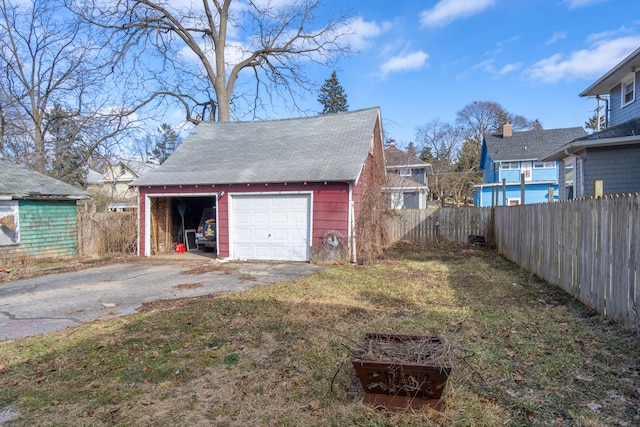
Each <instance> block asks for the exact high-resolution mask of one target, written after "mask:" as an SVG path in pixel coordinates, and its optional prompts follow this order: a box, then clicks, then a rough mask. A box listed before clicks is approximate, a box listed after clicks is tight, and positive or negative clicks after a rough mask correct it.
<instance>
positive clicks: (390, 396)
mask: <svg viewBox="0 0 640 427" xmlns="http://www.w3.org/2000/svg"><path fill="white" fill-rule="evenodd" d="M370 340H374V341H381V342H384V343H394V342H395V343H397V344H398V346H400V345H404V344H405V343H406V342H407V341H425V340H427V341H428V342H429V345H430V346H431V345H434V346H437V345H442V339H441V338H439V337H426V336H417V335H397V334H376V333H368V334H365V335H364V337H363V342H369V341H370ZM352 363H353V367H354V368H355V370H356V374H357V375H358V379H359V380H360V384H361V385H362V388H363V389H364V392H365V396H364V399H363V401H362V403H364V404H366V405H369V406H373V407H380V406H382V407H384V408H387V409H399V408H412V409H420V408H422V407H423V406H425V405H428V406H429V407H431V408H433V409H436V410H442V409H443V404H442V400H441V396H442V392H443V390H444V387H445V386H446V383H447V379H448V378H449V374H450V373H451V367H450V366H436V365H435V364H434V363H433V362H425V363H421V362H417V363H413V362H405V361H402V362H399V361H395V360H377V359H376V360H373V359H368V358H364V357H361V358H356V357H354V358H352Z"/></svg>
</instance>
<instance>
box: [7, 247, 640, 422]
mask: <svg viewBox="0 0 640 427" xmlns="http://www.w3.org/2000/svg"><path fill="white" fill-rule="evenodd" d="M394 251H395V252H394ZM204 274H206V273H204ZM365 332H378V333H393V334H411V335H439V336H447V335H448V336H453V337H455V338H456V339H457V340H459V349H457V355H456V357H455V358H454V360H453V362H454V367H453V371H452V374H451V377H450V379H449V382H448V386H447V390H446V393H445V402H446V409H445V410H444V411H443V412H441V413H437V412H433V411H429V410H427V409H425V410H421V411H384V410H375V409H372V408H369V407H366V406H363V405H362V404H361V403H360V401H361V394H359V393H361V392H358V391H357V390H356V388H355V387H354V372H353V370H352V367H350V364H349V363H345V362H347V361H348V356H349V354H348V353H349V352H348V351H347V350H346V349H345V347H344V343H345V341H347V342H348V341H349V340H353V341H357V340H358V339H359V338H360V337H362V335H363V334H364V333H365ZM638 341H639V340H638V334H637V332H634V331H629V330H625V329H623V328H621V327H619V326H618V325H615V324H612V323H609V322H607V321H605V320H603V319H601V318H600V317H598V316H593V313H592V312H591V311H589V310H587V309H586V308H585V307H584V306H582V305H581V304H579V303H576V302H575V301H573V300H572V299H571V298H570V297H568V296H567V295H566V294H564V293H562V292H561V291H559V290H558V289H556V288H555V287H553V286H550V285H548V284H547V283H545V282H543V281H540V280H538V279H537V278H535V277H532V276H531V275H530V274H529V273H527V272H525V271H523V270H521V269H519V268H516V267H515V266H513V265H512V264H511V263H509V262H507V261H505V260H504V259H502V258H501V257H500V256H498V255H496V254H495V253H493V252H490V251H486V250H481V249H475V248H467V247H462V246H443V247H440V248H431V249H428V250H427V249H424V248H419V247H417V246H414V245H405V246H404V247H402V248H395V249H394V250H392V251H388V252H387V254H386V256H385V258H384V259H382V260H380V262H379V263H378V264H376V265H372V266H366V267H363V266H356V267H354V266H336V267H331V268H327V269H325V270H322V271H321V272H319V273H317V274H315V275H313V276H310V277H307V278H304V279H300V280H296V281H292V282H284V283H278V284H275V285H271V286H262V287H256V288H253V289H251V290H249V291H246V292H242V293H237V294H226V295H222V296H219V297H216V298H212V297H209V298H194V299H190V300H182V301H177V302H165V304H164V305H162V306H156V307H155V309H154V310H151V311H148V312H144V313H140V314H138V315H133V316H128V317H124V318H119V319H116V320H111V321H108V322H107V321H105V322H94V323H92V324H89V325H86V326H83V327H79V328H74V329H68V330H66V331H63V332H59V333H52V334H47V335H43V336H40V337H34V338H27V339H22V340H16V341H11V342H4V343H0V364H1V366H0V413H2V410H3V408H5V409H6V408H10V410H12V411H13V413H15V414H17V413H19V414H20V416H19V418H17V419H16V420H15V421H13V425H35V426H37V425H76V426H84V425H86V426H89V425H91V426H95V425H122V426H176V425H184V426H197V425H203V426H204V425H207V426H211V425H213V426H246V425H264V426H267V425H279V426H300V425H305V426H307V425H309V426H313V425H316V426H325V425H336V426H338V425H339V426H450V425H454V426H455V425H459V426H493V425H508V426H521V425H522V426H528V425H531V426H547V425H549V426H587V427H593V426H633V425H638V424H640V413H639V410H638V407H639V406H640V401H639V400H638V396H639V394H640V378H639V375H640V365H639V361H638V354H640V344H639V342H638ZM7 425H12V424H11V423H8V424H7Z"/></svg>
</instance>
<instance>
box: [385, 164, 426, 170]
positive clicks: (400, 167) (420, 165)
mask: <svg viewBox="0 0 640 427" xmlns="http://www.w3.org/2000/svg"><path fill="white" fill-rule="evenodd" d="M430 166H431V163H426V164H425V163H421V164H418V163H412V164H406V165H388V166H387V169H407V168H413V169H427V168H428V167H430Z"/></svg>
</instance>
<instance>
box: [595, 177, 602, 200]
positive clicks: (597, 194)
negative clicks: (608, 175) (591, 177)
mask: <svg viewBox="0 0 640 427" xmlns="http://www.w3.org/2000/svg"><path fill="white" fill-rule="evenodd" d="M603 195H604V181H602V180H601V179H596V180H595V181H593V197H602V196H603Z"/></svg>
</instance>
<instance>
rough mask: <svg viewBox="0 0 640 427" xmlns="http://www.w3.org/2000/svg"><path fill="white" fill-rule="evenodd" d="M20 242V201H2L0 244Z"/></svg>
mask: <svg viewBox="0 0 640 427" xmlns="http://www.w3.org/2000/svg"><path fill="white" fill-rule="evenodd" d="M19 243H20V227H19V224H18V201H17V200H10V201H2V202H0V246H9V245H17V244H19Z"/></svg>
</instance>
